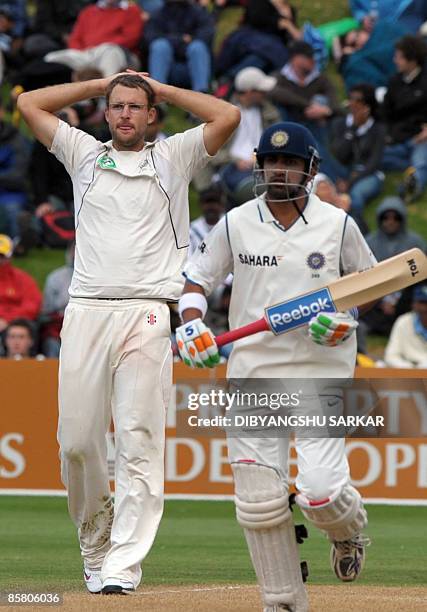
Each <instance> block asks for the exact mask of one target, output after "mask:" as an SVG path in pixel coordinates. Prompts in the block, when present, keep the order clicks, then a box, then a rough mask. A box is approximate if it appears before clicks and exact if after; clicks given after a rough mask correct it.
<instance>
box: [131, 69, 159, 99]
mask: <svg viewBox="0 0 427 612" xmlns="http://www.w3.org/2000/svg"><path fill="white" fill-rule="evenodd" d="M126 73H127V74H136V75H138V76H140V77H141V78H142V79H144V81H147V83H148V84H149V85H150V86H151V89H152V90H153V91H154V96H155V99H154V103H155V104H161V103H162V102H167V100H166V98H165V96H164V88H165V85H164V83H160V81H156V80H155V79H152V78H151V77H150V73H149V72H138V71H136V70H133V69H132V68H128V69H127V70H126Z"/></svg>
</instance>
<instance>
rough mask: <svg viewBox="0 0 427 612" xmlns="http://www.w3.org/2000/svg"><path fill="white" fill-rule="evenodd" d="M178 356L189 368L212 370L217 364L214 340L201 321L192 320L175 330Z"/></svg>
mask: <svg viewBox="0 0 427 612" xmlns="http://www.w3.org/2000/svg"><path fill="white" fill-rule="evenodd" d="M175 334H176V343H177V345H178V350H179V355H180V357H181V359H182V360H183V362H184V363H186V364H187V365H188V366H190V367H191V368H194V367H196V368H214V367H215V366H216V365H217V363H219V353H218V347H217V345H216V342H215V338H214V336H213V334H212V332H211V330H210V329H209V327H207V326H206V325H205V324H204V323H203V321H202V320H201V319H193V320H192V321H189V322H188V323H184V325H181V326H180V327H177V329H176V332H175Z"/></svg>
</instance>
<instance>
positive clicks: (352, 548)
mask: <svg viewBox="0 0 427 612" xmlns="http://www.w3.org/2000/svg"><path fill="white" fill-rule="evenodd" d="M370 543H371V540H370V539H369V538H368V537H367V536H364V535H362V534H358V535H357V536H354V538H351V540H344V542H333V543H332V547H331V567H332V569H333V570H334V572H335V574H336V576H337V578H339V579H340V580H342V581H343V582H353V580H356V578H357V577H358V576H359V575H360V573H361V572H362V569H363V566H364V564H365V548H366V547H367V546H369V545H370Z"/></svg>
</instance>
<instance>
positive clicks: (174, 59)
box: [144, 0, 215, 92]
mask: <svg viewBox="0 0 427 612" xmlns="http://www.w3.org/2000/svg"><path fill="white" fill-rule="evenodd" d="M214 34H215V28H214V21H213V18H212V16H211V15H210V13H209V12H208V11H207V10H206V8H205V7H202V6H199V5H198V4H194V3H192V2H190V1H189V0H167V1H166V3H165V5H164V7H163V8H162V9H160V11H158V12H157V13H154V14H153V15H152V16H151V18H150V19H149V21H148V22H147V24H146V27H145V31H144V43H146V44H147V45H148V53H149V56H148V71H149V73H150V76H151V77H152V78H153V79H156V81H160V82H161V83H170V84H172V85H177V86H179V87H191V89H192V90H193V91H201V92H207V91H209V89H210V79H211V46H212V41H213V37H214Z"/></svg>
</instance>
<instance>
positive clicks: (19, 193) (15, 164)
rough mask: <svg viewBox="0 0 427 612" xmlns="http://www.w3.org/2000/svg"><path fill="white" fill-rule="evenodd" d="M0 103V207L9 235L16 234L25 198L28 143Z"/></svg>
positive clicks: (28, 156) (28, 154)
mask: <svg viewBox="0 0 427 612" xmlns="http://www.w3.org/2000/svg"><path fill="white" fill-rule="evenodd" d="M4 116H5V110H4V108H2V107H1V106H0V208H1V210H2V213H3V215H2V216H3V217H4V218H5V222H6V227H5V228H4V231H6V232H7V233H8V235H9V236H11V237H12V238H16V237H17V236H18V234H19V227H18V217H19V213H20V212H21V211H22V210H23V209H24V207H25V204H26V202H27V192H26V183H27V175H28V164H29V158H30V151H31V149H30V144H29V142H28V141H27V139H26V138H25V137H24V136H23V135H22V134H21V133H20V132H19V131H18V130H17V128H16V127H14V126H13V125H11V124H10V123H6V122H5V120H4Z"/></svg>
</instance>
